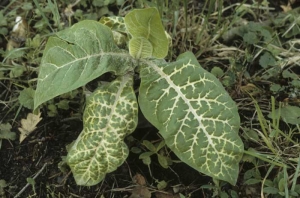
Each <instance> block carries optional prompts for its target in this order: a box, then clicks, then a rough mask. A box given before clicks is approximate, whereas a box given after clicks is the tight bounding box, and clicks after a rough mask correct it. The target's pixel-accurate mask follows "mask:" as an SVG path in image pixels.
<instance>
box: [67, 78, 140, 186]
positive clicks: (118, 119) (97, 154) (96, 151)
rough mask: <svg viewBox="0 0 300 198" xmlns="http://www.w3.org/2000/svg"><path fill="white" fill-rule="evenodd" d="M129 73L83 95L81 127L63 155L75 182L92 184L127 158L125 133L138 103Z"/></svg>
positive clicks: (133, 120) (129, 130) (132, 123)
mask: <svg viewBox="0 0 300 198" xmlns="http://www.w3.org/2000/svg"><path fill="white" fill-rule="evenodd" d="M132 84H133V79H132V76H131V75H129V74H128V75H125V76H123V77H119V78H117V79H116V80H115V81H113V82H111V83H109V84H105V85H103V86H101V87H100V88H98V89H97V90H95V91H94V93H93V94H92V95H91V96H90V97H89V98H88V99H87V102H86V108H85V111H84V115H83V122H84V128H83V131H82V132H81V134H80V135H79V137H78V138H77V140H76V141H75V143H74V144H73V146H72V147H71V149H70V150H69V153H68V156H67V163H68V165H69V166H70V168H71V170H72V172H73V175H74V178H75V180H76V183H77V184H78V185H85V186H92V185H96V184H98V183H99V182H100V181H101V180H102V179H104V177H105V175H106V174H107V173H110V172H112V171H114V170H116V169H117V167H118V166H120V165H121V164H122V163H123V162H124V161H125V160H126V158H127V156H128V148H127V146H126V144H125V143H124V141H123V140H124V138H125V136H126V135H128V134H130V133H132V132H133V131H134V129H135V128H136V126H137V115H138V106H137V101H136V96H135V93H134V90H133V87H132Z"/></svg>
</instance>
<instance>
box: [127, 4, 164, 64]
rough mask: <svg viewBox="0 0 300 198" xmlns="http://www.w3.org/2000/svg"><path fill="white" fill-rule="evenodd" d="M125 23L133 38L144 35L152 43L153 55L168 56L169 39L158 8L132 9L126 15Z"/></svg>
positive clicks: (157, 56) (156, 56)
mask: <svg viewBox="0 0 300 198" xmlns="http://www.w3.org/2000/svg"><path fill="white" fill-rule="evenodd" d="M125 25H126V27H127V30H128V32H129V33H130V34H131V35H132V37H133V38H137V37H142V38H145V39H147V40H148V41H149V42H150V43H151V45H152V47H153V53H152V56H153V57H155V58H164V57H165V56H167V54H168V48H169V41H168V38H167V36H166V34H165V30H164V27H163V25H162V23H161V19H160V16H159V12H158V10H157V9H156V8H147V9H135V10H133V11H131V12H130V13H128V14H127V15H126V16H125Z"/></svg>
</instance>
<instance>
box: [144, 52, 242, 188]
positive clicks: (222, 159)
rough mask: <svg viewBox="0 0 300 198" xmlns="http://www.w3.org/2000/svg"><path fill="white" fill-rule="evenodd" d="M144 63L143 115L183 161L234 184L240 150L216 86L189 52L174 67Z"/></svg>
mask: <svg viewBox="0 0 300 198" xmlns="http://www.w3.org/2000/svg"><path fill="white" fill-rule="evenodd" d="M147 64H148V65H147V66H145V65H146V62H144V64H143V62H142V65H144V66H142V68H141V73H140V76H141V86H140V93H139V104H140V108H141V110H142V112H143V114H144V116H145V117H146V118H147V119H148V120H149V121H150V122H151V123H152V124H153V125H154V126H155V127H156V128H158V129H159V131H160V133H161V135H162V136H163V138H164V139H165V142H166V145H167V146H168V147H170V149H171V150H172V151H173V152H174V153H175V154H176V155H177V156H178V157H179V158H180V159H181V160H182V161H183V162H185V163H187V164H188V165H189V166H191V167H193V168H195V169H196V170H198V171H200V172H202V173H204V174H207V175H209V176H211V177H214V178H217V179H221V180H224V181H228V182H229V183H231V184H235V183H236V181H237V177H238V173H239V161H240V159H241V157H242V155H243V150H244V149H243V142H242V141H241V139H240V137H239V136H238V130H239V126H240V119H239V114H238V111H237V107H236V104H235V102H234V101H233V100H232V99H231V98H230V96H229V95H228V93H227V92H226V91H225V89H224V88H223V86H222V84H221V83H220V82H219V80H218V79H217V78H216V77H215V76H214V75H212V74H211V73H209V72H207V71H206V70H204V69H203V68H202V67H201V66H200V65H199V63H198V61H197V59H196V58H195V56H194V55H193V54H192V53H191V52H187V53H184V54H182V55H180V56H179V57H178V59H177V61H176V62H174V63H165V64H154V63H152V64H151V63H149V62H147Z"/></svg>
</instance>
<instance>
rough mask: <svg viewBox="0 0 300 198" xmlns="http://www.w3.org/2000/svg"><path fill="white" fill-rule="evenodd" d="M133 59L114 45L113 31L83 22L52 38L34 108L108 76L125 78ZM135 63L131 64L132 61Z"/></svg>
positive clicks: (92, 23)
mask: <svg viewBox="0 0 300 198" xmlns="http://www.w3.org/2000/svg"><path fill="white" fill-rule="evenodd" d="M131 59H132V58H131V56H130V55H129V54H128V53H126V52H124V51H122V50H120V49H118V47H117V46H116V45H115V44H114V39H113V36H112V33H111V30H110V29H109V28H108V27H106V26H105V25H102V24H100V23H99V22H96V21H89V20H86V21H81V22H79V23H77V24H75V25H74V26H72V27H71V28H69V29H66V30H63V31H61V32H59V33H57V37H51V38H50V39H49V40H48V42H47V45H46V48H45V50H44V54H43V58H42V61H41V66H40V73H39V76H38V84H37V89H36V93H35V98H34V108H37V107H38V106H39V105H40V104H42V103H43V102H45V101H47V100H50V99H52V98H53V97H55V96H58V95H60V94H63V93H66V92H69V91H71V90H74V89H76V88H78V87H80V86H83V85H85V84H86V83H88V82H90V81H91V80H93V79H95V78H97V77H99V76H100V75H102V74H103V73H105V72H113V73H115V74H118V75H122V74H124V73H125V71H128V70H130V69H128V68H130V67H131V65H132V64H127V63H128V61H129V62H130V63H132V60H131ZM130 60H131V61H130Z"/></svg>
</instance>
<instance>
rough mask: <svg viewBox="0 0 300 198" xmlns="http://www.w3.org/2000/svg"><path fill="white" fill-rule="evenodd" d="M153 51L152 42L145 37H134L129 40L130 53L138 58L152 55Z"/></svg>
mask: <svg viewBox="0 0 300 198" xmlns="http://www.w3.org/2000/svg"><path fill="white" fill-rule="evenodd" d="M152 51H153V47H152V45H151V43H150V42H149V41H148V40H147V39H145V38H143V37H136V38H132V39H131V40H130V41H129V53H130V55H131V56H132V57H134V58H136V59H140V58H149V57H151V56H152Z"/></svg>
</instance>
